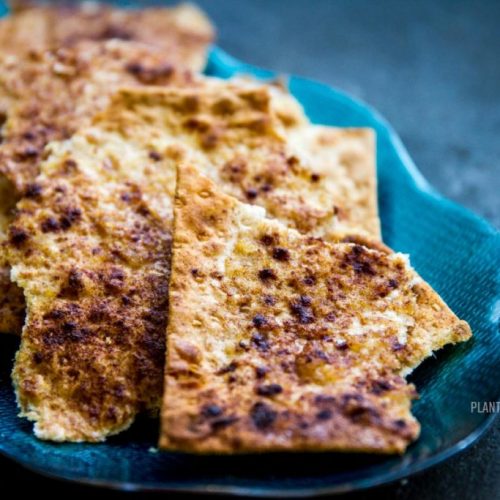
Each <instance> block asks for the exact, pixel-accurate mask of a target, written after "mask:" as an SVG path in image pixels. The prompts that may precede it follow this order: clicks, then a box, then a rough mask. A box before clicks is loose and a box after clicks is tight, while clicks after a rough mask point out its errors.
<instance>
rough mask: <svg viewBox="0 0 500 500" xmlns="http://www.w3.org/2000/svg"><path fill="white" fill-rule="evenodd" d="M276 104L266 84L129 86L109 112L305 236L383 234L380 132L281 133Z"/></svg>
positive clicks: (335, 237) (116, 122)
mask: <svg viewBox="0 0 500 500" xmlns="http://www.w3.org/2000/svg"><path fill="white" fill-rule="evenodd" d="M273 98H274V97H273V93H272V92H271V91H270V90H269V88H268V87H265V86H253V87H251V86H243V87H239V86H237V85H234V84H233V83H232V82H229V83H225V82H219V83H218V84H215V83H212V84H211V85H205V86H201V87H200V88H184V89H169V88H164V89H163V88H162V89H155V88H147V89H123V90H122V91H121V92H119V93H118V94H117V95H116V96H115V98H114V100H113V104H112V106H111V107H110V109H109V110H108V113H114V115H115V116H114V119H113V121H112V123H113V126H114V127H115V128H117V129H118V128H120V129H128V130H134V133H133V134H132V133H131V132H129V135H131V136H132V135H133V136H135V137H140V136H146V137H148V136H151V134H154V135H157V136H162V137H164V142H165V147H166V148H168V147H172V145H175V146H176V147H177V148H178V150H179V154H182V155H183V156H184V157H185V158H193V159H195V160H196V162H197V165H199V167H200V168H202V169H203V171H204V172H205V173H206V174H207V175H208V176H209V177H210V178H212V179H213V180H214V181H216V182H217V183H218V184H220V185H222V186H224V191H226V192H228V193H229V194H231V195H233V196H235V197H236V198H238V199H240V200H242V201H247V202H249V203H252V204H257V205H260V206H263V207H264V208H266V210H267V211H268V212H269V214H270V215H271V216H273V217H275V218H277V219H279V220H281V221H283V222H285V223H286V224H287V225H288V226H290V227H293V228H295V229H298V230H299V231H301V232H303V233H308V234H311V235H315V236H322V237H325V238H327V239H331V240H339V239H342V238H344V237H346V236H348V235H350V234H365V235H366V236H367V237H372V238H374V239H378V238H380V230H379V224H378V217H377V213H376V206H375V205H374V201H375V199H376V194H375V190H376V186H375V167H374V164H375V160H374V155H375V152H374V149H375V144H374V142H375V141H374V136H373V132H372V131H371V130H368V129H348V130H333V129H314V133H316V132H317V131H318V130H319V132H321V134H320V135H319V136H318V137H315V140H310V139H309V136H308V135H306V134H304V133H302V132H299V131H297V132H293V133H292V132H291V131H290V130H288V129H286V128H285V127H283V122H282V121H280V119H279V118H278V116H277V115H278V113H277V112H275V110H274V108H273ZM113 107H114V110H113ZM303 128H307V127H306V126H304V127H303ZM297 129H298V130H301V129H302V127H297ZM323 136H325V137H326V138H327V141H323ZM365 198H366V199H365Z"/></svg>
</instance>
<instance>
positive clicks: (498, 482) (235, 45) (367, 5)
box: [0, 0, 500, 500]
mask: <svg viewBox="0 0 500 500" xmlns="http://www.w3.org/2000/svg"><path fill="white" fill-rule="evenodd" d="M149 3H162V2H149ZM170 3H171V2H170ZM197 3H198V4H200V5H201V6H202V7H203V8H204V9H205V10H206V11H207V12H208V14H209V15H210V17H211V18H212V19H213V21H214V22H215V24H216V25H217V29H218V33H219V37H218V43H219V45H220V46H221V47H223V48H224V49H225V50H226V51H228V52H229V53H230V54H232V55H234V56H236V57H238V58H241V59H243V60H245V61H247V62H250V63H253V64H256V65H259V66H263V67H268V68H272V69H275V70H278V71H282V72H284V73H297V74H300V75H304V76H308V77H310V78H314V79H318V80H322V81H323V82H326V83H328V84H331V85H334V86H336V87H339V88H341V89H343V90H345V91H348V92H350V93H351V94H353V95H355V96H357V97H359V98H361V99H363V100H365V101H366V102H368V103H369V104H371V105H372V106H374V107H375V108H377V109H378V110H379V111H380V112H381V113H382V114H383V115H385V117H386V118H387V119H388V120H389V121H390V122H391V123H392V124H393V126H394V128H395V129H396V130H397V131H398V132H399V134H400V135H401V137H402V139H403V142H404V143H405V144H406V146H407V148H408V150H409V152H410V154H411V156H412V157H413V159H414V160H415V162H416V164H417V165H418V167H419V168H420V170H421V171H422V172H423V174H424V175H425V177H427V179H428V180H429V181H430V182H431V183H432V184H433V185H434V186H435V187H436V188H437V189H438V190H440V191H441V192H442V193H443V194H445V195H446V196H448V197H449V198H452V199H454V200H455V201H457V202H459V203H462V204H463V205H466V206H468V207H469V208H471V209H472V210H474V211H475V212H476V213H478V214H480V215H482V216H484V217H486V218H487V219H489V220H490V221H491V222H493V223H494V224H495V225H496V226H497V227H499V226H500V196H499V193H500V0H498V1H495V0H492V1H486V0H483V1H459V0H456V1H452V0H447V1H441V2H438V1H432V0H425V1H403V0H400V1H396V0H392V1H391V0H381V1H374V0H350V1H348V0H307V1H306V0H300V1H299V0H274V1H271V0H267V1H263V0H205V1H203V0H197ZM0 471H1V472H0V474H1V476H2V477H3V478H5V479H4V481H6V482H4V487H8V486H10V485H12V486H14V485H15V487H16V489H17V493H18V494H21V493H23V492H26V491H28V490H29V489H31V488H32V487H33V486H36V487H37V488H39V491H40V492H42V491H44V492H46V491H51V492H52V493H53V494H56V493H59V494H60V493H63V494H67V495H74V494H75V493H85V494H90V495H93V496H95V495H98V492H97V491H94V490H91V491H89V490H88V489H87V488H84V487H74V486H73V487H71V486H68V485H65V484H60V483H52V482H48V481H47V480H42V479H38V478H37V477H36V476H34V475H31V474H27V473H26V472H25V471H22V470H21V469H20V468H18V467H16V466H13V465H11V464H9V463H8V462H7V461H6V460H5V459H1V460H0ZM7 483H10V484H7ZM374 493H379V494H382V495H383V497H385V498H387V499H412V500H413V499H415V500H417V499H418V500H420V499H422V498H425V499H429V500H432V499H442V498H464V499H465V498H466V499H476V498H477V499H499V498H500V419H497V421H496V423H495V425H494V427H493V428H492V429H490V431H489V432H488V434H487V435H486V436H485V437H484V438H482V439H481V440H480V441H479V442H478V443H477V444H476V445H475V446H473V447H472V448H470V449H469V450H467V451H465V452H464V453H463V454H461V455H459V456H458V457H456V458H454V459H452V460H450V461H448V462H447V463H445V464H443V465H441V466H438V467H436V468H434V469H432V470H431V471H428V472H425V473H423V474H421V475H419V476H417V477H414V478H411V479H409V480H408V481H405V482H403V483H398V484H396V485H392V486H389V487H384V488H379V489H377V490H371V491H369V492H365V493H361V494H357V495H354V496H352V495H351V497H352V498H370V497H371V496H372V495H373V494H374ZM116 496H118V495H115V494H109V493H106V497H107V498H110V497H111V498H115V497H116Z"/></svg>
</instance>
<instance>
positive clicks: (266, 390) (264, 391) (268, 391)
mask: <svg viewBox="0 0 500 500" xmlns="http://www.w3.org/2000/svg"><path fill="white" fill-rule="evenodd" d="M255 392H256V393H257V394H258V395H259V396H265V397H272V396H276V395H277V394H281V393H282V392H283V387H281V385H279V384H267V385H259V386H258V387H257V389H256V390H255Z"/></svg>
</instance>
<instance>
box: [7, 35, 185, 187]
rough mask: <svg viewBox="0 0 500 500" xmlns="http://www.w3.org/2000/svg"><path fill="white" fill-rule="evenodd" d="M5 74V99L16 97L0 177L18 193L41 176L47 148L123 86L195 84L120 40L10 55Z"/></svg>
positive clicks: (154, 53)
mask: <svg viewBox="0 0 500 500" xmlns="http://www.w3.org/2000/svg"><path fill="white" fill-rule="evenodd" d="M0 69H1V71H0V81H1V82H2V87H3V88H4V94H5V95H9V96H11V100H10V105H9V106H8V110H7V119H6V122H5V124H4V127H3V129H2V138H3V142H2V144H1V148H0V160H1V161H0V173H2V174H3V175H4V176H5V177H7V178H8V179H9V180H10V181H11V182H12V183H13V185H14V187H15V188H16V190H17V191H18V192H19V193H23V192H24V191H25V190H26V189H27V188H29V185H30V183H31V182H33V180H34V178H35V177H36V175H37V174H38V162H39V161H40V158H41V156H42V154H43V148H44V146H45V145H46V144H47V143H48V142H50V141H53V140H63V139H67V138H68V137H70V136H71V135H72V134H73V133H74V132H75V131H76V130H77V129H78V128H80V127H83V126H85V125H86V124H88V123H89V122H90V118H91V117H92V116H93V115H94V114H95V113H96V112H98V111H99V110H102V109H104V108H105V107H106V105H107V104H108V102H109V99H110V96H111V94H112V93H113V92H114V91H115V90H116V89H117V88H119V87H120V86H124V85H126V86H145V85H190V84H193V82H194V80H195V76H194V75H193V74H192V73H191V72H189V71H188V70H186V69H185V68H184V67H182V66H180V67H179V66H174V65H172V63H171V62H170V60H169V58H168V56H165V55H164V54H163V52H162V51H159V50H158V49H156V48H154V47H150V46H147V45H144V44H140V43H137V42H126V41H121V40H111V41H108V42H89V41H83V42H80V43H79V44H77V45H75V46H74V47H71V48H67V49H59V50H56V51H41V52H32V53H31V54H30V55H29V56H26V57H24V58H15V59H12V58H11V57H8V56H7V57H3V58H1V59H0Z"/></svg>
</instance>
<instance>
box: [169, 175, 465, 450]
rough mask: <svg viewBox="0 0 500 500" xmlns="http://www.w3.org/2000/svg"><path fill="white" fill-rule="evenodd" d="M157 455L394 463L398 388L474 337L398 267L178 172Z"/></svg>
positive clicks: (404, 436) (404, 265) (408, 396)
mask: <svg viewBox="0 0 500 500" xmlns="http://www.w3.org/2000/svg"><path fill="white" fill-rule="evenodd" d="M174 213H175V216H174V217H175V218H174V235H173V260H172V268H171V278H170V286H169V324H168V330H167V362H166V374H165V389H164V390H165V392H164V400H163V410H162V427H161V437H160V446H161V447H162V448H164V449H168V450H179V451H185V452H194V453H234V452H255V451H259V452H260V451H302V450H309V451H316V450H335V451H356V452H379V453H402V452H403V451H404V450H405V449H406V447H407V446H408V444H409V443H411V442H412V441H413V440H415V439H416V438H417V437H418V434H419V424H418V422H417V421H416V420H415V418H414V417H413V416H412V415H411V413H410V406H411V400H412V399H413V398H414V397H415V395H416V393H415V389H414V387H413V386H412V385H411V384H407V383H406V382H405V380H404V378H403V376H404V375H405V374H406V373H407V372H408V371H410V370H411V369H413V368H414V367H415V366H417V365H418V364H419V363H420V362H421V361H422V360H423V359H425V358H426V357H427V356H429V355H430V354H431V353H432V352H433V350H435V349H439V348H440V347H442V346H443V345H444V344H447V343H455V342H460V341H463V340H466V339H468V338H469V337H470V335H471V332H470V328H469V326H468V325H467V323H465V322H464V321H461V320H459V319H458V318H457V317H456V316H455V315H454V314H453V313H452V312H451V311H450V309H449V308H448V307H447V306H446V305H445V304H444V302H443V301H442V300H441V299H440V297H439V296H438V295H437V294H436V293H435V292H434V291H433V290H432V289H431V288H430V287H429V286H428V285H427V284H426V283H424V282H423V281H422V279H421V278H420V277H419V276H418V275H417V274H416V273H415V271H414V270H413V269H412V268H411V267H410V265H409V264H408V260H407V258H406V257H405V256H403V255H401V254H397V253H394V254H390V253H384V252H379V251H377V250H373V249H368V248H366V247H363V246H361V245H356V244H350V243H338V244H331V243H329V242H326V241H324V240H322V239H318V238H311V237H309V236H304V235H301V234H299V233H298V232H297V231H295V230H293V229H289V228H287V227H286V226H284V225H283V224H281V223H280V222H278V221H275V220H270V219H266V217H265V211H264V210H263V209H262V208H260V207H255V206H251V205H247V204H243V203H241V202H239V201H238V200H236V199H235V198H233V197H231V196H228V195H226V194H223V193H222V192H221V191H220V189H219V187H218V186H217V185H216V184H215V183H213V182H212V181H211V180H209V179H208V178H206V177H204V176H202V175H201V174H200V173H199V172H198V171H197V169H195V168H194V167H191V166H182V167H181V168H180V169H179V176H178V182H177V195H176V200H175V212H174Z"/></svg>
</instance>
